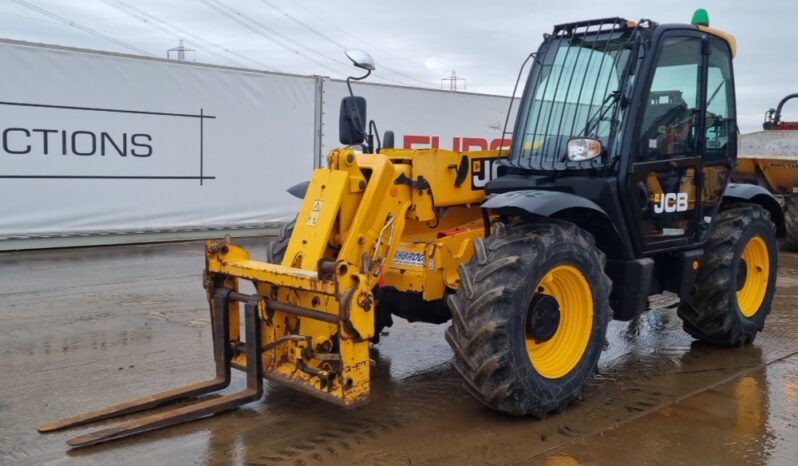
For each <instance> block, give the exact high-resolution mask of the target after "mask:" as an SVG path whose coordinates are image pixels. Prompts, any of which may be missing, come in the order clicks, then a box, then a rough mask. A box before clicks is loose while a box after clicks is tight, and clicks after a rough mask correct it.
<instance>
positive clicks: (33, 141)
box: [0, 42, 315, 237]
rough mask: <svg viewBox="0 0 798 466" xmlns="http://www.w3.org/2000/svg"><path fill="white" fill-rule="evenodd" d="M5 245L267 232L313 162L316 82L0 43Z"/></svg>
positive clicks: (288, 211) (0, 191) (289, 208)
mask: <svg viewBox="0 0 798 466" xmlns="http://www.w3.org/2000/svg"><path fill="white" fill-rule="evenodd" d="M0 60H1V61H2V63H3V67H2V71H0V138H2V141H0V142H1V144H0V199H3V207H2V212H3V213H2V216H0V237H13V236H37V235H48V234H75V233H96V232H139V231H152V230H170V229H177V230H179V229H185V228H220V227H234V226H239V227H240V226H247V225H251V224H263V223H264V222H266V221H267V220H273V219H276V218H280V217H286V216H290V215H292V214H293V212H295V210H296V208H297V205H298V203H297V201H296V200H295V199H294V198H292V197H291V196H290V195H289V194H287V193H286V192H285V188H286V187H288V186H291V185H292V184H294V183H298V182H300V181H302V180H304V179H307V177H308V174H309V172H310V170H311V169H312V166H313V154H314V144H313V137H312V126H309V124H312V122H313V118H314V111H315V110H314V96H315V81H314V79H313V78H307V77H298V76H285V75H279V74H271V73H259V72H246V71H241V70H230V69H224V68H218V67H207V66H201V65H194V64H186V63H174V62H166V61H161V60H147V59H140V58H130V57H124V56H118V55H110V54H102V53H87V52H81V51H72V50H59V49H53V48H46V47H39V46H25V45H19V44H11V43H3V42H0Z"/></svg>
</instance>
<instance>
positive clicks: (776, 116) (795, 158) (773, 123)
mask: <svg viewBox="0 0 798 466" xmlns="http://www.w3.org/2000/svg"><path fill="white" fill-rule="evenodd" d="M794 98H798V94H790V95H788V96H786V97H785V98H784V99H782V100H781V102H779V105H778V107H776V108H775V109H770V110H768V112H767V114H766V116H765V122H764V123H763V125H762V126H763V131H758V132H755V133H748V134H742V135H740V141H739V152H740V156H739V157H738V159H737V167H735V169H734V174H733V178H734V181H735V182H738V183H750V184H755V185H758V186H762V187H764V188H767V189H768V190H769V191H770V192H771V193H773V194H774V195H775V197H776V199H777V200H778V201H779V203H781V205H782V207H783V210H784V220H785V224H786V237H785V245H786V246H787V247H788V248H789V249H791V250H793V251H798V122H793V121H784V120H783V119H782V110H783V107H784V104H786V103H787V102H788V101H790V100H792V99H794Z"/></svg>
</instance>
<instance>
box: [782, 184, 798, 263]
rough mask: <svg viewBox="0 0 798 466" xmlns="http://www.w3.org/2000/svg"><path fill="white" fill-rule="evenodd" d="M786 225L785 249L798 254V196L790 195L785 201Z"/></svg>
mask: <svg viewBox="0 0 798 466" xmlns="http://www.w3.org/2000/svg"><path fill="white" fill-rule="evenodd" d="M784 225H785V227H786V230H787V234H786V236H785V238H784V248H785V249H787V250H788V251H792V252H798V196H796V195H790V196H788V197H787V198H786V199H785V200H784Z"/></svg>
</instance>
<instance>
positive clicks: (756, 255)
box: [737, 236, 770, 317]
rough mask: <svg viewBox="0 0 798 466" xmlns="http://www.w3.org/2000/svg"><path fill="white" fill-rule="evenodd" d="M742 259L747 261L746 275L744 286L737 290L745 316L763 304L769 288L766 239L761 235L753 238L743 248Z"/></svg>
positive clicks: (738, 300) (739, 304) (739, 303)
mask: <svg viewBox="0 0 798 466" xmlns="http://www.w3.org/2000/svg"><path fill="white" fill-rule="evenodd" d="M741 260H744V261H745V266H746V276H745V282H743V286H742V287H740V289H739V290H737V305H738V306H739V308H740V312H741V313H742V314H743V315H744V316H746V317H751V316H753V315H754V314H756V311H758V310H759V307H760V306H762V301H764V299H765V293H766V292H767V289H768V278H770V256H769V255H768V246H767V243H765V240H764V239H762V237H761V236H754V237H753V238H751V239H750V240H749V241H748V244H746V245H745V249H743V254H742V257H741ZM737 273H740V271H739V270H738V272H737Z"/></svg>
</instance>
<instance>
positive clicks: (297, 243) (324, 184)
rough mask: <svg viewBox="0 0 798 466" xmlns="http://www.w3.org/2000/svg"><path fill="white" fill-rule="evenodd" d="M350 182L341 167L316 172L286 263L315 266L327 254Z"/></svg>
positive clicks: (321, 169)
mask: <svg viewBox="0 0 798 466" xmlns="http://www.w3.org/2000/svg"><path fill="white" fill-rule="evenodd" d="M348 183H349V175H348V173H347V172H345V171H342V170H330V169H326V168H320V169H317V170H315V171H314V172H313V178H311V180H310V185H309V186H308V190H307V193H306V194H305V200H304V202H303V203H302V209H301V210H300V211H299V216H298V217H297V219H298V220H297V223H296V227H295V228H294V232H293V234H292V235H291V240H290V241H289V242H288V247H287V249H286V252H285V256H284V257H283V265H285V266H290V267H295V268H304V269H309V270H314V269H315V268H316V264H317V263H318V261H319V259H321V258H322V257H323V256H324V250H325V249H326V248H327V242H328V240H329V238H330V234H331V232H332V230H333V226H334V224H335V219H336V217H337V216H338V209H339V208H340V206H341V199H342V198H343V195H344V193H345V192H346V190H347V188H348Z"/></svg>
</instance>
